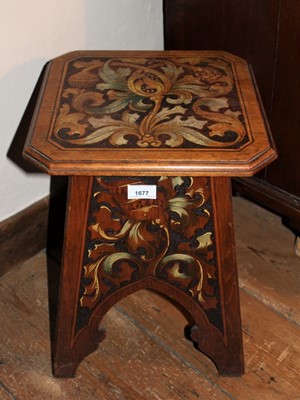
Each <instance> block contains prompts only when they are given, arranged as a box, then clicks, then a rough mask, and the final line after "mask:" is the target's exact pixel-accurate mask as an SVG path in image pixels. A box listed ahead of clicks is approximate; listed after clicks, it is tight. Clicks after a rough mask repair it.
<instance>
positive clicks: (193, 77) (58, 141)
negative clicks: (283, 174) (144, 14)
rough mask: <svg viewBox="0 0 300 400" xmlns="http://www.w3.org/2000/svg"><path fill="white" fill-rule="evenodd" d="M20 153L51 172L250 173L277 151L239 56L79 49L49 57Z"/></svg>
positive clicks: (109, 173) (110, 173)
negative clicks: (28, 130)
mask: <svg viewBox="0 0 300 400" xmlns="http://www.w3.org/2000/svg"><path fill="white" fill-rule="evenodd" d="M24 156H25V157H26V158H27V159H29V160H30V161H32V162H33V163H35V164H36V165H37V166H38V167H39V168H41V169H42V170H44V171H46V172H47V173H49V174H53V175H124V174H127V175H128V174H131V175H162V174H167V175H178V174H180V175H190V176H191V175H199V174H202V175H207V176H223V175H224V176H225V175H226V176H243V175H244V176H250V175H253V174H254V173H255V172H257V171H258V170H259V169H261V168H263V167H264V166H266V165H267V164H268V163H270V162H271V161H272V160H273V159H275V158H276V151H275V149H274V145H273V142H272V138H271V136H270V134H269V131H268V126H267V124H266V121H265V118H264V115H263V112H262V108H261V105H260V101H259V98H258V95H257V91H256V88H255V83H254V81H253V79H252V75H251V72H250V70H249V67H248V65H247V63H246V62H245V61H244V60H243V59H241V58H238V57H236V56H233V55H231V54H229V53H225V52H221V51H155V52H154V51H147V52H145V51H143V52H140V51H109V52H105V51H77V52H72V53H68V54H65V55H63V56H60V57H58V58H55V59H54V60H52V61H50V62H49V64H48V66H47V69H46V73H45V76H44V81H43V85H42V88H41V91H40V96H39V100H38V103H37V106H36V110H35V115H34V118H33V121H32V124H31V128H30V133H29V135H28V139H27V143H26V146H25V149H24Z"/></svg>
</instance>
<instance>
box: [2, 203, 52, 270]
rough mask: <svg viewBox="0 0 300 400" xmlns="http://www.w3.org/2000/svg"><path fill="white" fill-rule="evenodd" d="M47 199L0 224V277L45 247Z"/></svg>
mask: <svg viewBox="0 0 300 400" xmlns="http://www.w3.org/2000/svg"><path fill="white" fill-rule="evenodd" d="M48 210H49V197H46V198H44V199H42V200H40V201H38V202H36V203H34V204H33V205H31V206H30V207H27V208H25V209H24V210H22V211H20V212H19V213H17V214H15V215H13V216H12V217H10V218H7V219H6V220H4V221H2V222H0V276H2V275H4V274H6V273H7V272H9V271H10V270H11V269H13V268H14V267H15V266H17V265H18V264H20V263H22V262H24V261H26V260H28V259H29V258H31V257H33V256H34V255H35V254H36V253H38V252H39V251H41V250H42V249H44V248H45V247H46V241H47V239H46V238H47V225H48Z"/></svg>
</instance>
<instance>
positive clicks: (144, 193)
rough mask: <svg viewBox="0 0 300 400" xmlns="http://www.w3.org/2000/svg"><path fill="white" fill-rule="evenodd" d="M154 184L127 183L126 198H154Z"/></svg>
mask: <svg viewBox="0 0 300 400" xmlns="http://www.w3.org/2000/svg"><path fill="white" fill-rule="evenodd" d="M156 187H157V186H156V185H128V186H127V197H128V199H156Z"/></svg>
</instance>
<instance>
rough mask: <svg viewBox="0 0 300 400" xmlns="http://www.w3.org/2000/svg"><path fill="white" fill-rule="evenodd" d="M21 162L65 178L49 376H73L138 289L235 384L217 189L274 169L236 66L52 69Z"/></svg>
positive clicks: (222, 202)
mask: <svg viewBox="0 0 300 400" xmlns="http://www.w3.org/2000/svg"><path fill="white" fill-rule="evenodd" d="M24 155H25V157H26V158H27V159H28V160H30V161H32V162H33V163H34V164H36V165H37V166H38V167H39V168H41V169H42V170H43V171H45V172H47V173H49V174H52V175H68V176H69V177H70V178H69V194H68V204H67V219H66V225H65V226H66V228H65V242H64V252H63V253H64V254H63V265H62V275H61V287H60V297H59V306H58V320H57V330H56V339H55V343H54V365H53V371H54V375H55V376H57V377H71V376H74V374H75V371H76V368H77V366H78V364H79V363H80V361H81V360H82V359H83V358H84V357H85V356H86V355H88V354H89V353H91V352H92V351H94V350H96V348H97V345H98V343H99V341H100V340H102V339H103V337H104V335H103V333H102V332H101V330H99V324H100V322H101V319H102V317H103V315H104V314H105V313H106V312H107V311H108V309H109V308H110V307H112V306H113V305H114V304H116V303H117V302H118V301H119V300H120V299H122V298H123V297H125V296H127V295H129V294H131V293H133V292H135V291H137V290H140V289H143V288H151V289H153V290H156V291H158V292H161V293H163V294H165V295H167V296H169V297H170V298H171V299H173V300H174V301H175V302H177V303H179V304H180V305H181V306H182V307H183V308H184V309H185V310H186V311H187V312H188V313H189V314H190V316H191V318H192V319H193V321H194V327H193V328H192V330H191V336H192V339H193V340H194V341H195V342H196V343H197V344H198V347H199V349H200V350H201V351H203V352H204V353H206V354H207V355H208V356H209V357H211V358H212V360H213V361H214V362H215V364H216V366H217V368H218V370H219V373H220V374H222V375H240V374H242V373H243V370H244V365H243V350H242V335H241V321H240V306H239V293H238V280H237V268H236V261H235V247H234V233H233V220H232V206H231V186H230V177H231V176H250V175H253V174H254V173H256V172H257V171H258V170H259V169H261V168H263V167H264V166H266V165H267V164H268V163H269V162H271V161H272V160H274V159H275V158H276V152H275V150H274V145H273V143H272V139H271V137H270V134H269V133H268V128H267V125H266V123H265V120H264V116H263V114H262V109H261V106H260V103H259V98H258V94H257V92H256V90H255V84H254V82H253V80H252V77H251V73H250V72H249V68H248V66H247V63H246V62H245V61H244V60H242V59H240V58H237V57H235V56H233V55H230V54H228V53H224V52H219V51H211V52H208V51H193V52H179V51H178V52H174V51H172V52H132V51H131V52H98V51H82V52H73V53H69V54H66V55H63V56H61V57H58V58H56V59H54V60H52V61H51V62H50V63H49V65H48V67H47V71H46V75H45V78H44V84H43V87H42V89H41V93H40V98H39V101H38V105H37V108H36V113H35V116H34V119H33V122H32V126H31V129H30V134H29V136H28V140H27V144H26V146H25V151H24ZM124 340H126V338H125V339H124Z"/></svg>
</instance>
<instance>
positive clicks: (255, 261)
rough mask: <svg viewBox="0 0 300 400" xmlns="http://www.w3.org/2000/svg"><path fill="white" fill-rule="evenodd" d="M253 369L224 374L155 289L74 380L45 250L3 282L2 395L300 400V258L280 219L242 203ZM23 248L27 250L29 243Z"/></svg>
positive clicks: (112, 315)
mask: <svg viewBox="0 0 300 400" xmlns="http://www.w3.org/2000/svg"><path fill="white" fill-rule="evenodd" d="M234 215H235V225H236V243H237V258H238V265H239V277H240V288H241V291H240V293H241V311H242V321H243V338H244V352H245V363H246V373H245V375H244V376H243V377H240V378H220V377H219V376H218V374H217V371H216V369H215V366H214V364H213V363H212V362H211V361H210V360H209V359H208V358H207V357H206V356H205V355H203V354H202V353H200V352H198V351H197V350H195V348H194V347H193V344H192V343H191V342H190V341H189V340H187V339H186V338H185V337H184V333H183V332H184V328H185V326H186V325H187V321H186V319H185V318H184V316H183V315H182V314H181V312H180V311H179V310H178V309H177V308H175V306H174V305H173V304H171V303H170V302H169V301H167V300H166V299H164V298H163V297H161V296H159V295H158V294H156V293H154V292H150V291H146V290H143V291H140V292H138V293H136V294H134V295H131V296H130V297H128V298H126V299H124V300H122V301H121V302H120V303H118V304H117V305H116V306H115V307H114V308H112V309H111V310H110V311H109V312H108V313H107V314H106V316H105V319H104V321H103V323H102V326H103V327H105V329H106V330H107V337H106V339H105V340H104V341H103V342H102V343H101V345H100V348H99V349H98V350H97V351H96V352H95V353H93V354H91V355H90V356H88V357H87V358H86V359H85V360H84V361H83V362H82V363H81V365H80V366H79V368H78V372H77V376H76V378H74V379H63V380H60V379H54V378H53V377H52V376H51V368H50V343H49V329H50V328H49V321H48V300H47V299H48V295H47V273H46V257H45V254H44V252H42V253H39V254H38V255H36V256H35V257H34V258H33V259H31V260H29V261H28V262H26V263H25V264H23V265H21V266H19V267H18V268H16V269H14V270H13V271H12V272H10V273H8V274H7V275H5V276H3V277H2V278H1V280H0V316H1V323H0V333H1V336H0V399H1V400H11V399H14V400H16V399H17V400H29V399H34V400H37V399H46V400H52V399H53V400H54V399H60V400H64V399H66V400H77V399H78V400H81V399H84V400H98V399H99V400H117V399H118V400H125V399H126V400H127V399H128V400H129V399H130V400H138V399H141V400H142V399H154V400H179V399H188V400H199V399H201V400H208V399H216V400H223V399H224V400H225V399H230V400H235V399H237V400H256V399H257V400H264V399H272V400H273V399H275V400H277V399H282V400H300V258H299V257H296V255H295V253H294V248H293V245H294V236H293V234H292V233H291V232H290V231H289V230H287V229H286V228H285V227H284V226H283V225H282V224H281V220H280V218H279V217H277V216H275V215H273V214H271V213H269V212H267V211H265V210H264V209H262V208H260V207H258V206H256V205H254V204H252V203H250V202H248V201H247V200H245V199H243V198H235V199H234ZM20 251H22V249H20Z"/></svg>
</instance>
